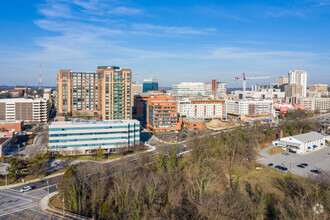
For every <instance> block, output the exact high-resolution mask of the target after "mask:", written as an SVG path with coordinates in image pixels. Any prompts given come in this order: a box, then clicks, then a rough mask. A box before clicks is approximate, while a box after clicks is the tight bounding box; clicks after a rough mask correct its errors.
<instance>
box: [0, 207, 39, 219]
mask: <svg viewBox="0 0 330 220" xmlns="http://www.w3.org/2000/svg"><path fill="white" fill-rule="evenodd" d="M35 206H37V205H36V204H34V205H30V206H27V207H25V208H22V209H16V210H14V211H11V212H5V213H4V214H1V215H0V217H1V216H5V215H10V214H12V213H16V212H20V211H24V210H26V209H30V208H33V207H35Z"/></svg>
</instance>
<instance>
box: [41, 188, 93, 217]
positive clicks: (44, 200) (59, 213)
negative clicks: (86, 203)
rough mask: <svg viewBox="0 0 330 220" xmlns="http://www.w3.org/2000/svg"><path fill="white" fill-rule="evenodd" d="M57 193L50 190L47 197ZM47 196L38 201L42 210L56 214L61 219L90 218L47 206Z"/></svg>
mask: <svg viewBox="0 0 330 220" xmlns="http://www.w3.org/2000/svg"><path fill="white" fill-rule="evenodd" d="M57 194H58V192H52V193H50V194H49V198H52V197H53V196H54V195H57ZM49 198H48V195H46V196H45V197H43V198H42V199H41V200H40V201H39V208H40V209H41V210H42V211H44V212H47V213H50V214H52V215H56V216H58V217H60V218H63V219H90V218H87V217H84V216H81V215H77V214H73V213H68V212H67V211H64V210H57V209H53V208H51V207H49V206H48V203H49Z"/></svg>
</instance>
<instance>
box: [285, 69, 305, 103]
mask: <svg viewBox="0 0 330 220" xmlns="http://www.w3.org/2000/svg"><path fill="white" fill-rule="evenodd" d="M288 75H289V77H288V78H289V85H293V84H295V85H297V86H301V94H299V95H300V96H302V97H306V92H307V72H305V71H302V70H293V71H289V73H288Z"/></svg>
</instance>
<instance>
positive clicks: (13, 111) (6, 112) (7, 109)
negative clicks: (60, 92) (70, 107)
mask: <svg viewBox="0 0 330 220" xmlns="http://www.w3.org/2000/svg"><path fill="white" fill-rule="evenodd" d="M49 111H50V102H49V100H47V99H33V98H16V99H0V120H7V121H16V120H22V121H24V122H31V123H39V122H47V121H48V118H49Z"/></svg>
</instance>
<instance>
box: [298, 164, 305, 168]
mask: <svg viewBox="0 0 330 220" xmlns="http://www.w3.org/2000/svg"><path fill="white" fill-rule="evenodd" d="M297 167H300V168H305V167H304V166H303V165H302V164H299V165H297Z"/></svg>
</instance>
